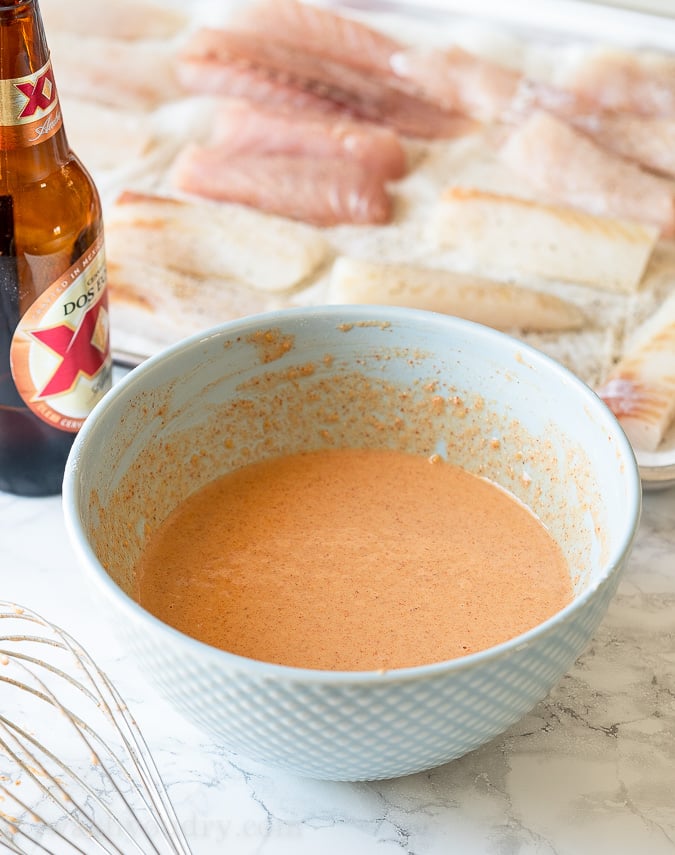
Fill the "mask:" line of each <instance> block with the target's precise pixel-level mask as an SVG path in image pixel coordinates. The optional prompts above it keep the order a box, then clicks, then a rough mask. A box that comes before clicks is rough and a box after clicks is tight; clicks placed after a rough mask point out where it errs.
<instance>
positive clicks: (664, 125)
mask: <svg viewBox="0 0 675 855" xmlns="http://www.w3.org/2000/svg"><path fill="white" fill-rule="evenodd" d="M574 125H575V127H577V128H579V130H581V131H584V132H585V133H587V134H589V136H591V137H593V139H594V140H595V141H596V142H597V143H599V144H600V145H601V146H603V148H607V149H609V150H610V151H613V152H615V153H616V154H619V155H621V157H625V158H627V159H628V160H633V161H635V162H636V163H639V164H640V165H641V166H644V167H646V168H647V169H651V170H652V171H654V172H660V173H662V174H664V175H670V176H671V177H675V118H672V119H671V118H664V117H662V116H635V115H632V114H629V113H595V114H592V115H588V116H579V117H577V118H576V119H575V120H574Z"/></svg>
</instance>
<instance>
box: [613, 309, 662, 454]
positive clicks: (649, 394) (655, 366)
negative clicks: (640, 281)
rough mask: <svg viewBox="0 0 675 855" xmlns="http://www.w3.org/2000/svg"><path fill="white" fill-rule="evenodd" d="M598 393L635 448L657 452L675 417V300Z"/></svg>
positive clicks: (645, 328) (644, 329) (637, 338)
mask: <svg viewBox="0 0 675 855" xmlns="http://www.w3.org/2000/svg"><path fill="white" fill-rule="evenodd" d="M597 392H598V395H600V397H601V398H602V399H603V400H604V401H605V403H606V404H607V406H608V407H609V408H610V409H611V410H612V412H613V413H614V415H615V416H616V417H617V418H618V420H619V422H620V423H621V425H622V427H623V429H624V430H625V431H626V435H627V436H628V438H629V439H630V441H631V442H632V443H633V445H634V447H635V448H636V449H644V450H645V451H656V449H657V448H658V446H659V444H660V442H661V440H662V439H663V436H664V434H665V432H666V430H667V429H668V426H669V425H670V423H671V422H672V420H673V416H675V294H672V295H671V296H670V297H668V299H667V300H666V301H665V302H664V303H663V304H662V306H661V307H660V309H658V310H657V311H656V312H655V313H654V314H653V315H652V316H651V317H650V318H648V319H647V321H645V323H644V324H643V325H642V326H641V327H640V328H639V329H638V331H637V332H636V333H635V335H634V336H633V338H632V340H631V341H630V342H629V343H628V345H627V348H626V352H625V353H624V355H623V357H622V358H621V360H620V361H619V362H618V364H617V365H616V366H615V367H614V369H613V370H612V372H611V374H610V375H609V377H608V378H607V380H606V381H605V383H604V384H603V386H602V387H601V388H600V389H598V390H597Z"/></svg>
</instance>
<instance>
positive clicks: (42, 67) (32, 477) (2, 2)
mask: <svg viewBox="0 0 675 855" xmlns="http://www.w3.org/2000/svg"><path fill="white" fill-rule="evenodd" d="M110 382H111V357H110V345H109V332H108V307H107V293H106V268H105V256H104V248H103V226H102V217H101V204H100V200H99V197H98V193H97V191H96V188H95V186H94V184H93V182H92V180H91V178H90V176H89V175H88V173H87V172H86V170H85V169H84V167H83V166H82V164H81V163H80V162H79V160H78V159H77V158H76V157H75V155H74V154H73V152H72V151H71V150H70V147H69V145H68V140H67V138H66V132H65V130H64V127H63V120H62V116H61V108H60V105H59V99H58V95H57V90H56V86H55V83H54V74H53V71H52V66H51V61H50V56H49V50H48V48H47V42H46V40H45V35H44V29H43V26H42V19H41V15H40V10H39V7H38V3H37V0H0V490H4V491H8V492H12V493H18V494H23V495H29V496H39V495H49V494H53V493H58V492H59V491H60V489H61V482H62V478H63V470H64V466H65V461H66V458H67V456H68V452H69V450H70V447H71V445H72V442H73V439H74V437H75V434H76V432H77V431H78V430H79V428H80V427H81V425H82V423H83V421H84V419H85V418H86V416H87V415H88V413H89V412H90V411H91V409H92V408H93V406H94V405H95V403H96V402H97V401H98V400H99V398H101V397H102V395H103V394H104V393H105V391H107V389H108V388H109V386H110Z"/></svg>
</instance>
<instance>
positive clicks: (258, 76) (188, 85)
mask: <svg viewBox="0 0 675 855" xmlns="http://www.w3.org/2000/svg"><path fill="white" fill-rule="evenodd" d="M176 76H177V78H178V80H179V82H180V84H181V86H182V87H183V88H184V89H185V90H186V91H187V92H193V93H195V94H199V95H226V96H228V97H231V98H245V99H247V100H248V101H253V102H254V103H256V104H262V105H265V106H267V107H271V108H274V107H276V108H279V109H288V110H309V111H312V112H313V113H321V114H325V115H333V116H340V115H342V116H350V115H352V113H351V112H350V111H349V110H347V108H346V107H342V106H341V105H340V104H336V103H335V101H331V100H330V99H328V98H325V97H323V96H321V95H315V94H314V93H313V92H308V91H307V90H306V89H302V88H301V87H300V86H294V85H293V84H291V83H288V82H285V81H283V80H281V79H280V78H279V77H274V76H271V74H270V72H269V71H265V70H264V69H261V68H254V67H252V66H251V64H250V63H248V62H246V61H242V62H237V61H231V62H230V61H227V62H221V61H219V60H218V59H207V58H203V57H192V56H186V55H182V56H181V57H180V58H179V60H178V62H177V65H176Z"/></svg>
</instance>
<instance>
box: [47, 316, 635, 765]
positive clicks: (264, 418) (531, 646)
mask: <svg viewBox="0 0 675 855" xmlns="http://www.w3.org/2000/svg"><path fill="white" fill-rule="evenodd" d="M373 393H375V394H376V397H377V400H378V401H379V403H378V404H377V406H373ZM364 402H367V403H364ZM336 414H337V416H339V418H337V419H336V418H335V415H336ZM327 442H328V443H332V442H335V443H338V444H343V445H360V446H364V445H365V446H369V445H370V446H382V445H387V446H389V447H400V448H403V449H405V450H413V451H416V452H419V453H420V454H425V455H429V454H431V453H441V454H443V455H445V456H446V457H447V458H448V459H449V460H451V461H452V462H454V463H457V464H460V465H462V466H464V467H465V468H467V469H468V470H470V471H473V472H477V473H480V474H484V475H487V476H489V477H491V478H493V479H494V480H495V481H497V482H499V483H501V484H502V485H503V486H504V487H506V488H508V489H509V490H511V491H512V492H513V493H515V494H516V495H517V496H519V497H520V498H521V499H523V500H524V501H525V502H526V503H527V504H529V505H530V506H531V507H532V508H533V509H534V510H535V512H536V513H537V514H538V515H539V516H540V518H541V519H542V520H543V522H544V523H545V524H546V525H547V526H548V527H549V529H550V531H551V533H552V534H553V536H554V537H555V538H556V539H557V540H558V541H559V543H560V545H561V546H562V548H563V551H564V552H565V554H566V555H567V557H568V559H569V561H570V565H571V567H572V568H573V570H572V572H573V577H574V585H575V596H574V600H573V602H572V603H571V604H570V605H569V606H567V607H566V608H564V609H563V610H562V611H560V612H559V613H558V614H556V615H555V616H554V617H552V618H551V619H550V620H547V621H546V622H545V623H543V624H541V625H539V626H537V627H536V628H535V629H533V630H531V631H529V632H527V633H525V634H523V635H521V636H519V637H517V638H514V639H512V640H511V641H508V642H506V643H504V644H500V645H498V646H496V647H493V648H490V649H489V650H485V651H483V652H480V653H476V654H473V655H470V656H466V657H465V658H462V659H456V660H452V661H446V662H439V663H438V664H433V665H427V666H422V667H417V668H408V669H401V670H394V671H390V672H387V673H378V672H323V671H313V670H304V669H296V668H289V667H284V666H279V665H273V664H268V663H264V662H258V661H253V660H249V659H246V658H243V657H239V656H235V655H233V654H230V653H226V652H223V651H221V650H217V649H214V648H211V647H209V646H207V645H205V644H202V643H200V642H198V641H196V640H194V639H192V638H189V637H187V636H185V635H183V634H181V633H180V632H178V631H176V630H174V629H172V628H170V627H168V626H166V625H165V624H163V623H161V622H160V621H159V620H157V619H156V618H154V617H153V616H151V615H150V614H149V613H147V612H146V611H144V609H142V608H141V607H140V606H138V605H137V604H136V603H135V602H134V601H133V599H132V598H131V597H130V596H129V595H128V594H127V593H125V591H131V590H132V589H133V561H134V559H135V556H136V555H137V554H138V551H139V549H140V548H141V546H142V544H143V539H144V536H145V532H146V527H148V526H149V527H152V526H153V525H154V524H155V522H156V521H157V520H159V519H161V518H163V517H164V515H165V514H166V513H168V511H169V510H171V508H172V507H174V506H175V504H176V503H177V502H178V501H179V500H180V499H181V498H182V497H183V496H184V495H186V493H187V491H189V490H191V489H194V488H195V487H197V486H199V485H201V484H202V483H204V482H206V481H208V480H211V479H212V478H214V477H216V476H218V475H219V474H221V473H223V472H225V471H227V470H228V469H230V468H233V467H235V466H238V465H241V464H242V463H246V462H247V461H251V460H256V459H261V458H262V457H264V456H268V455H275V454H280V453H292V452H295V451H298V450H302V449H308V448H313V449H319V448H321V447H323V446H324V444H325V443H327ZM640 497H641V490H640V481H639V476H638V470H637V466H636V463H635V458H634V456H633V453H632V451H631V448H630V446H629V444H628V441H627V440H626V438H625V436H624V434H623V432H622V431H621V429H620V428H619V426H618V424H617V422H616V420H615V419H614V417H613V416H612V415H611V414H610V412H609V410H608V409H607V408H606V407H605V405H604V404H603V403H602V402H601V401H600V400H599V399H598V398H597V397H596V395H595V394H594V393H593V392H592V391H590V389H589V388H588V387H587V386H585V385H584V384H583V383H582V382H580V381H579V380H578V379H576V378H575V377H574V376H573V375H572V374H570V373H569V372H568V371H566V370H565V369H564V368H562V367H561V366H560V365H558V364H557V363H555V362H554V361H552V360H550V359H548V358H547V357H545V356H544V355H542V354H541V353H539V352H537V351H535V350H532V349H530V348H528V347H526V346H524V345H523V344H522V343H520V342H518V341H516V340H514V339H512V338H510V337H508V336H506V335H503V334H500V333H496V332H494V331H492V330H490V329H487V328H485V327H482V326H479V325H476V324H472V323H469V322H465V321H462V320H458V319H456V318H452V317H448V316H444V315H435V314H431V313H427V312H418V311H411V310H404V309H395V308H381V307H368V306H350V307H340V306H337V307H336V306H332V307H327V308H314V309H306V310H305V309H302V310H290V311H283V312H275V313H270V314H266V315H260V316H257V317H249V318H246V319H243V320H240V321H235V322H233V323H228V324H225V325H223V326H221V327H218V328H216V329H214V330H212V331H210V332H208V333H206V334H204V335H200V336H196V337H193V338H191V339H188V340H186V341H184V342H182V343H180V344H178V345H176V346H175V347H172V348H170V349H168V350H166V351H165V352H163V353H162V354H161V355H159V356H157V357H155V358H152V359H150V360H148V361H147V362H145V363H144V364H143V365H141V366H140V367H139V368H137V369H135V370H134V371H132V372H131V373H130V374H129V375H127V376H126V377H125V378H124V379H123V380H122V381H121V382H120V383H119V384H118V385H116V386H115V387H114V388H113V390H112V391H111V392H110V393H109V394H108V395H107V396H106V397H105V398H104V399H103V400H102V401H101V402H100V404H99V405H98V406H97V408H96V410H95V411H94V413H93V414H92V415H91V416H90V418H89V419H88V420H87V422H86V424H85V426H84V428H83V429H82V430H81V432H80V434H79V436H78V437H77V439H76V442H75V444H74V447H73V450H72V454H71V456H70V459H69V461H68V466H67V470H66V475H65V481H64V492H63V501H64V509H65V516H66V522H67V526H68V530H69V533H70V537H71V539H72V542H73V544H74V546H75V548H76V551H77V554H78V556H79V559H80V561H81V563H82V566H83V568H84V572H85V574H86V576H87V577H88V578H89V580H91V581H92V582H93V583H94V586H95V591H96V592H97V602H98V605H99V608H100V615H101V620H105V621H109V622H110V624H111V625H112V626H113V627H114V628H115V630H117V631H118V632H119V633H120V636H121V638H122V641H123V643H124V644H125V645H127V647H128V648H129V649H131V650H132V651H133V652H134V654H135V656H136V657H137V659H138V662H139V663H140V665H141V666H142V668H144V669H145V671H146V672H147V675H148V677H149V679H150V680H151V681H152V682H153V683H154V684H155V685H156V686H157V687H158V688H159V690H160V692H161V693H162V694H163V695H165V696H166V697H167V698H168V699H169V700H170V701H172V702H173V703H174V705H175V706H176V707H177V708H178V709H180V710H181V711H182V712H183V713H184V714H185V715H186V716H187V717H188V718H189V719H191V720H192V721H193V722H196V723H197V724H199V725H201V726H202V727H203V728H205V729H206V730H207V731H209V732H211V733H212V734H213V735H215V736H216V737H217V738H218V739H219V740H220V741H221V742H222V744H223V745H224V746H227V747H228V748H229V749H231V750H233V751H235V752H239V753H242V754H245V755H249V756H251V757H253V758H257V759H259V760H262V761H265V762H268V763H270V764H273V765H276V766H279V767H282V768H284V769H287V770H290V771H294V772H297V773H300V774H304V775H309V776H314V777H318V778H327V779H334V780H362V779H376V778H388V777H394V776H398V775H404V774H407V773H411V772H415V771H419V770H423V769H427V768H431V767H433V766H436V765H438V764H441V763H444V762H446V761H448V760H451V759H452V758H455V757H459V756H460V755H462V754H464V753H466V752H468V751H470V750H472V749H474V748H476V747H477V746H479V745H481V744H482V743H484V742H486V741H487V740H489V739H491V738H492V737H494V736H496V735H497V734H499V733H500V732H502V731H503V730H505V729H506V728H508V727H509V726H510V725H512V724H513V723H514V722H516V721H517V720H518V719H519V718H520V717H521V716H522V715H523V714H524V713H525V712H527V711H528V710H529V709H531V708H532V706H533V705H534V704H535V703H536V702H537V701H539V700H540V699H541V698H542V697H544V696H545V695H546V694H547V692H548V691H549V690H550V689H551V687H552V686H553V685H554V684H555V683H556V682H557V681H558V680H559V679H560V677H561V676H562V675H563V674H564V672H565V671H566V670H567V669H568V668H569V667H570V666H571V664H572V663H573V662H574V660H575V659H576V658H577V656H578V655H579V654H580V653H581V652H582V651H583V650H584V648H585V647H586V645H587V643H588V642H589V640H590V638H591V636H592V634H593V632H594V630H595V629H596V627H597V626H598V624H599V622H600V620H601V619H602V616H603V615H604V613H605V610H606V609H607V606H608V603H609V601H610V598H611V597H612V595H613V594H614V592H615V590H616V587H617V584H618V581H619V576H620V572H621V569H622V567H623V566H624V564H625V562H626V559H627V557H628V554H629V552H630V548H631V545H632V542H633V538H634V536H635V532H636V529H637V525H638V520H639V513H640Z"/></svg>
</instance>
